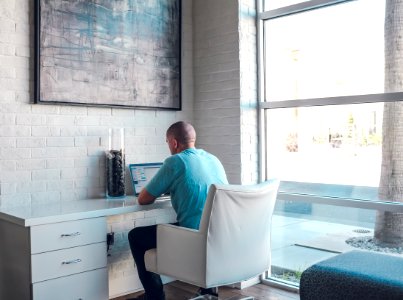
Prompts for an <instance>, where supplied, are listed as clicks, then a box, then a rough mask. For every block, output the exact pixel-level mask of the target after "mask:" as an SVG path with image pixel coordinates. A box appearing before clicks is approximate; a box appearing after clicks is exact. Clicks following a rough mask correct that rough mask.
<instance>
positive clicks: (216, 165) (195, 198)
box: [146, 148, 228, 229]
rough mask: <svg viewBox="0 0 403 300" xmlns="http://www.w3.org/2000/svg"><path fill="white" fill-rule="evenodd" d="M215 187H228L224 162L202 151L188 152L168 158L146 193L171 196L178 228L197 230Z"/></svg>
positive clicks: (188, 150)
mask: <svg viewBox="0 0 403 300" xmlns="http://www.w3.org/2000/svg"><path fill="white" fill-rule="evenodd" d="M213 183H215V184H227V183H228V180H227V176H226V174H225V170H224V167H223V166H222V164H221V162H220V161H219V160H218V158H217V157H215V156H214V155H212V154H210V153H208V152H206V151H204V150H202V149H196V148H189V149H186V150H184V151H182V152H181V153H178V154H175V155H172V156H170V157H168V158H167V159H166V160H165V161H164V164H163V166H162V167H161V168H160V170H159V171H158V172H157V174H155V176H154V177H153V179H152V180H151V181H150V182H149V183H148V184H147V186H146V190H147V191H148V192H149V193H150V194H151V195H153V196H155V197H158V196H160V195H161V194H163V193H167V192H169V193H170V194H171V202H172V207H173V208H174V209H175V211H176V214H177V221H178V222H179V226H182V227H187V228H193V229H198V228H199V223H200V218H201V215H202V212H203V208H204V203H205V201H206V197H207V193H208V189H209V187H210V185H211V184H213Z"/></svg>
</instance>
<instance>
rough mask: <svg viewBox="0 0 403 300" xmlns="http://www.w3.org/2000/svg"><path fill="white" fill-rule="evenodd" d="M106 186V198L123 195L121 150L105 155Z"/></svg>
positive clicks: (123, 171)
mask: <svg viewBox="0 0 403 300" xmlns="http://www.w3.org/2000/svg"><path fill="white" fill-rule="evenodd" d="M106 185H107V192H106V193H107V196H108V197H121V196H124V195H125V159H124V155H123V153H122V151H121V150H110V151H109V153H107V154H106Z"/></svg>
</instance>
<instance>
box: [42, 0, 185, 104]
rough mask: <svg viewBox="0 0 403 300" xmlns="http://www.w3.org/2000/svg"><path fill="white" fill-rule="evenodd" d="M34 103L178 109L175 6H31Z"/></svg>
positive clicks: (77, 0) (89, 0) (155, 0)
mask: <svg viewBox="0 0 403 300" xmlns="http://www.w3.org/2000/svg"><path fill="white" fill-rule="evenodd" d="M35 23H36V31H35V33H36V38H35V43H36V45H35V48H36V55H35V56H36V59H35V60H36V61H35V68H36V69H35V97H36V99H35V102H36V103H61V104H81V105H89V106H91V105H96V106H116V107H132V108H153V109H173V110H180V109H181V61H180V59H181V0H113V1H111V0H36V22H35Z"/></svg>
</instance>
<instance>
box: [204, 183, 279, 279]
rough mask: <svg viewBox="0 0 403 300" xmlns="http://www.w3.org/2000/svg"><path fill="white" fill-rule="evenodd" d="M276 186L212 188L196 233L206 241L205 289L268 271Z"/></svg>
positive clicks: (223, 186) (265, 184) (215, 186)
mask: <svg viewBox="0 0 403 300" xmlns="http://www.w3.org/2000/svg"><path fill="white" fill-rule="evenodd" d="M278 186H279V182H278V181H277V180H271V181H266V182H263V183H260V184H256V185H249V186H241V185H212V186H211V187H210V190H209V193H208V196H207V199H206V204H205V207H204V210H203V215H202V218H201V223H200V228H199V231H200V232H201V233H204V234H205V237H206V270H205V274H206V285H207V286H220V285H225V284H230V283H234V282H239V281H242V280H246V279H249V278H252V277H254V276H257V275H259V274H261V273H263V272H264V271H266V270H268V269H269V268H270V263H271V260H270V251H271V250H270V248H271V234H270V233H271V219H272V215H273V210H274V205H275V202H276V196H277V190H278Z"/></svg>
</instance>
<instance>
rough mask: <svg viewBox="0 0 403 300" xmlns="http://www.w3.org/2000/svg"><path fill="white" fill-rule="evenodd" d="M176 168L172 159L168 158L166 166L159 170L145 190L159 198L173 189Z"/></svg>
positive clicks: (165, 162)
mask: <svg viewBox="0 0 403 300" xmlns="http://www.w3.org/2000/svg"><path fill="white" fill-rule="evenodd" d="M174 172H175V168H174V164H173V163H172V159H170V158H167V159H166V160H165V161H164V164H163V165H162V167H161V168H160V169H159V171H158V172H157V174H155V175H154V177H153V178H152V179H151V181H150V182H149V183H148V184H147V185H146V187H145V189H146V190H147V192H149V193H150V194H151V195H153V196H154V197H158V196H160V195H162V194H164V193H166V192H168V189H169V188H170V187H171V185H172V183H173V181H174V179H175V174H174Z"/></svg>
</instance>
